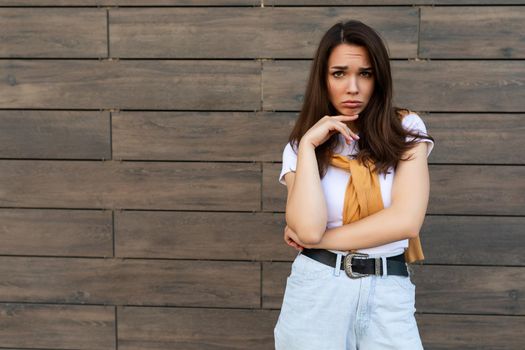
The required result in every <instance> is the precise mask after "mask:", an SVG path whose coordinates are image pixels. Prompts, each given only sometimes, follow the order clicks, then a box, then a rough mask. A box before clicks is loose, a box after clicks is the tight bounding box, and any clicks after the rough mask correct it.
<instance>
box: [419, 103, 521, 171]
mask: <svg viewBox="0 0 525 350" xmlns="http://www.w3.org/2000/svg"><path fill="white" fill-rule="evenodd" d="M420 115H421V118H423V120H424V122H425V125H426V127H427V131H428V132H429V134H430V135H432V137H434V139H435V147H434V149H433V150H432V153H431V154H430V157H429V162H430V163H447V164H451V163H461V164H509V165H510V164H514V165H516V164H521V165H522V164H525V152H513V151H509V150H522V149H525V139H524V138H523V134H524V133H525V115H524V114H502V113H498V114H492V113H420Z"/></svg>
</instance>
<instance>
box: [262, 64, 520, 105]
mask: <svg viewBox="0 0 525 350" xmlns="http://www.w3.org/2000/svg"><path fill="white" fill-rule="evenodd" d="M309 65H310V62H309V61H265V62H263V75H262V81H263V91H264V96H263V109H264V110H299V109H300V108H301V104H302V102H303V99H304V89H305V87H306V83H307V75H308V72H309V68H308V67H309ZM391 66H392V75H393V79H394V97H395V104H396V105H399V106H403V107H408V108H410V109H412V110H419V111H429V112H437V111H439V112H469V111H472V112H523V111H525V100H524V99H522V98H521V95H522V93H521V92H522V90H523V89H522V86H523V85H525V71H524V70H523V63H522V62H520V61H393V62H391Z"/></svg>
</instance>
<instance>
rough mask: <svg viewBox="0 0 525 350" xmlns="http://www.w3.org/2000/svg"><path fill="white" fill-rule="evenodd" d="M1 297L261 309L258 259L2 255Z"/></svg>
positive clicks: (20, 300) (75, 302)
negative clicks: (154, 258) (244, 260)
mask: <svg viewBox="0 0 525 350" xmlns="http://www.w3.org/2000/svg"><path fill="white" fill-rule="evenodd" d="M0 262H1V264H0V265H1V266H0V276H2V288H0V300H2V301H9V302H44V303H72V304H79V303H82V304H111V305H165V306H168V305H177V306H200V307H235V308H255V307H259V305H260V298H261V296H260V288H261V287H260V285H261V276H260V265H259V263H258V262H232V261H213V262H210V261H198V260H195V261H184V260H140V259H96V258H89V259H85V258H36V257H0Z"/></svg>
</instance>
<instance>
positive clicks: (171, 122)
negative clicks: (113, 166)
mask: <svg viewBox="0 0 525 350" xmlns="http://www.w3.org/2000/svg"><path fill="white" fill-rule="evenodd" d="M294 117H295V115H294V114H292V113H266V112H257V113H242V112H240V113H237V112H223V113H221V112H219V113H217V112H158V113H152V112H120V113H114V114H113V116H112V124H113V125H112V132H113V139H112V140H113V156H114V158H115V159H136V160H139V159H143V160H154V159H157V160H199V161H214V160H220V161H275V160H277V154H281V153H282V150H281V145H280V144H281V143H282V140H283V139H285V138H287V137H288V135H287V133H288V132H289V131H291V129H292V126H293V124H292V119H294ZM283 147H284V146H283ZM279 158H280V157H279Z"/></svg>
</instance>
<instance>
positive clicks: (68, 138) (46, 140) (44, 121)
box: [0, 110, 111, 159]
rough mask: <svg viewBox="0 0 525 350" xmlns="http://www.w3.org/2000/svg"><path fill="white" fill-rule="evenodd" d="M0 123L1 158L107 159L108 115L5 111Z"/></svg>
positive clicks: (1, 112) (101, 113)
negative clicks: (0, 126)
mask: <svg viewBox="0 0 525 350" xmlns="http://www.w3.org/2000/svg"><path fill="white" fill-rule="evenodd" d="M0 123H2V128H0V157H1V158H40V159H109V158H111V143H110V138H111V133H110V130H109V129H110V121H109V112H76V111H21V110H9V111H0ZM28 140H31V142H28Z"/></svg>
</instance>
